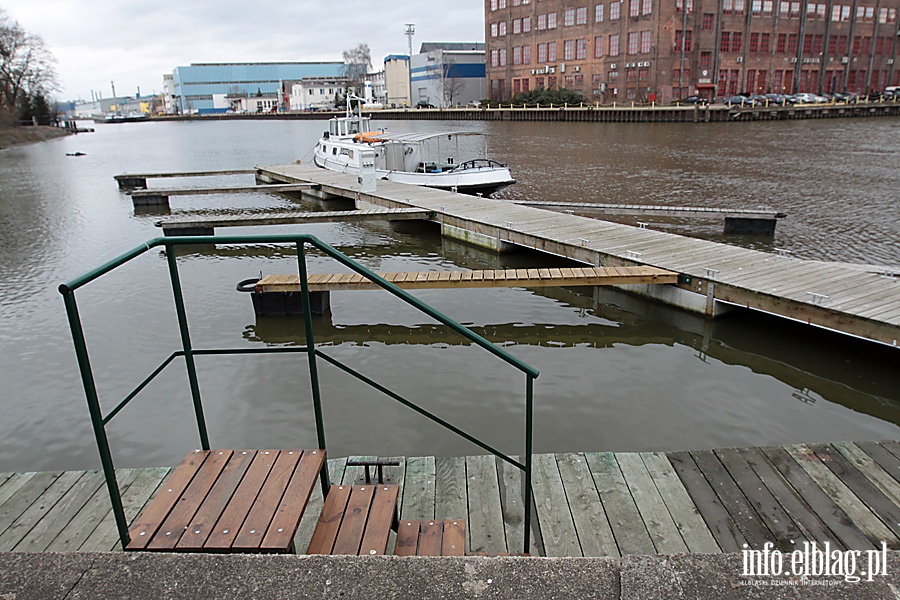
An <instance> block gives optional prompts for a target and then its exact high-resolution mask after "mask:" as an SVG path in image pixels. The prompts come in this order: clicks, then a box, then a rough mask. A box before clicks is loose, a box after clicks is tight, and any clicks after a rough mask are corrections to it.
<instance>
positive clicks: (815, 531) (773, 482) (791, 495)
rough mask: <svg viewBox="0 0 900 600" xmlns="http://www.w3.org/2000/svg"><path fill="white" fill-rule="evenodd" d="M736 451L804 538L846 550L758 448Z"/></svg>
mask: <svg viewBox="0 0 900 600" xmlns="http://www.w3.org/2000/svg"><path fill="white" fill-rule="evenodd" d="M739 452H740V453H741V456H743V457H744V460H746V461H747V464H748V465H750V468H751V469H753V471H754V472H755V473H756V475H757V476H758V477H759V479H760V481H762V483H763V485H765V487H766V488H767V489H768V490H769V491H770V492H771V493H772V495H773V496H774V497H775V498H776V499H777V500H778V502H779V504H781V506H782V507H784V510H785V511H787V513H788V514H789V515H790V516H791V519H793V521H794V523H796V524H797V526H798V527H799V528H800V530H801V531H802V532H803V537H804V538H805V539H807V540H810V541H815V542H817V543H819V544H822V543H824V542H830V543H831V545H832V546H833V547H835V548H839V549H845V548H844V545H843V543H841V541H840V539H839V538H838V537H837V536H836V535H834V534H833V533H832V532H831V531H830V530H829V529H828V526H826V525H825V524H824V523H823V522H822V520H821V519H820V518H819V517H818V515H816V514H815V513H814V512H813V511H812V509H810V507H809V506H808V505H807V504H806V502H805V501H804V499H803V497H802V496H801V495H800V494H798V493H797V491H796V490H795V489H794V488H793V487H792V486H791V485H790V483H788V482H787V480H785V479H784V476H783V475H781V474H780V473H779V472H778V470H777V469H776V468H775V466H774V465H773V464H772V463H771V462H770V461H769V459H768V458H766V456H765V454H763V453H762V451H761V450H760V449H759V448H741V449H740V450H739Z"/></svg>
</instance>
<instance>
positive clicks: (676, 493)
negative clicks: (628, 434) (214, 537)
mask: <svg viewBox="0 0 900 600" xmlns="http://www.w3.org/2000/svg"><path fill="white" fill-rule="evenodd" d="M641 460H643V461H644V465H645V466H646V467H647V471H648V472H649V473H650V477H651V478H652V479H653V483H654V484H655V485H656V489H658V490H659V494H660V496H661V497H662V499H663V501H664V502H665V503H666V507H667V508H668V509H669V514H670V515H672V520H673V521H675V526H676V527H678V531H679V533H681V538H682V539H683V540H684V543H685V544H686V545H687V548H688V551H690V552H702V553H710V554H712V553H717V552H721V551H722V550H721V549H720V548H719V544H718V543H716V540H715V538H714V537H713V535H712V532H710V530H709V527H707V526H706V523H705V522H704V521H703V517H702V516H701V515H700V511H698V510H697V507H696V506H695V505H694V501H693V500H691V496H690V494H688V492H687V490H686V489H685V487H684V484H683V483H682V482H681V480H680V479H679V478H678V474H677V473H676V472H675V469H674V468H673V467H672V464H671V463H670V462H669V459H668V458H667V457H666V455H665V454H664V453H662V452H641Z"/></svg>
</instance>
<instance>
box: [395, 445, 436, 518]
mask: <svg viewBox="0 0 900 600" xmlns="http://www.w3.org/2000/svg"><path fill="white" fill-rule="evenodd" d="M434 479H435V465H434V457H433V456H419V457H410V458H407V459H406V472H405V474H404V479H403V500H402V504H401V507H400V518H401V519H404V520H410V521H419V520H420V521H427V520H433V519H434V501H435V489H434V483H435V482H434Z"/></svg>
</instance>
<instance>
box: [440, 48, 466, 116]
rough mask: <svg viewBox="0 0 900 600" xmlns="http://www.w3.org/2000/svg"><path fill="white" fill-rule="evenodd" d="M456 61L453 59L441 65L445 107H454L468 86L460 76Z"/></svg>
mask: <svg viewBox="0 0 900 600" xmlns="http://www.w3.org/2000/svg"><path fill="white" fill-rule="evenodd" d="M455 67H456V61H455V60H453V59H452V58H451V59H449V60H446V61H444V62H443V64H442V65H441V90H442V91H443V95H444V105H445V106H453V105H454V103H455V101H456V100H458V99H459V97H460V95H461V94H462V92H463V88H464V87H465V85H466V82H465V80H463V79H462V78H461V77H460V76H459V72H458V70H457V69H456V68H455Z"/></svg>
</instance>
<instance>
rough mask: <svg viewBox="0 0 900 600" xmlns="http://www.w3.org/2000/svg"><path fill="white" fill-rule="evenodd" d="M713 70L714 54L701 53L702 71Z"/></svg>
mask: <svg viewBox="0 0 900 600" xmlns="http://www.w3.org/2000/svg"><path fill="white" fill-rule="evenodd" d="M711 68H712V52H701V53H700V69H706V70H707V71H708V70H710V69H711Z"/></svg>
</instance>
